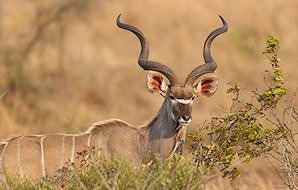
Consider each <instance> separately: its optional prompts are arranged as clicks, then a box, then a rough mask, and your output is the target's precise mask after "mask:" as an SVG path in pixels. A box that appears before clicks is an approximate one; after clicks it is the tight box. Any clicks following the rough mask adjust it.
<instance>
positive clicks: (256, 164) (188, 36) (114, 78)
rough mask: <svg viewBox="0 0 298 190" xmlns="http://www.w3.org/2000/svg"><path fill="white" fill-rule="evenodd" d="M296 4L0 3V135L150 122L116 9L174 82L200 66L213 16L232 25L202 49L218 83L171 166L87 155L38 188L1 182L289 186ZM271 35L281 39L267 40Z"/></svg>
mask: <svg viewBox="0 0 298 190" xmlns="http://www.w3.org/2000/svg"><path fill="white" fill-rule="evenodd" d="M297 7H298V2H297V1H296V0H288V1H272V0H265V1H256V0H254V1H252V0H244V1H236V0H231V1H219V0H212V1H207V0H189V1H182V0H174V1H169V0H166V1H157V0H151V1H149V0H148V1H137V0H128V1H115V0H110V1H104V0H89V1H83V0H63V1H61V0H60V1H59V0H48V1H35V0H23V1H18V0H9V1H0V76H1V77H0V96H1V97H0V139H5V138H8V137H10V136H16V135H23V134H40V133H52V132H66V133H77V132H79V131H85V130H86V129H87V128H88V127H89V126H90V125H91V124H92V123H94V122H96V121H101V120H104V119H109V118H120V119H123V120H124V121H127V122H128V123H131V124H133V125H139V124H142V123H144V121H146V120H149V119H151V118H152V117H153V115H154V114H155V112H157V111H158V109H159V107H160V105H161V103H162V98H161V97H159V96H154V95H151V94H149V93H148V90H147V89H146V86H145V81H146V74H147V73H146V72H144V71H143V70H142V69H141V68H140V67H139V66H138V64H137V58H138V55H139V51H140V47H139V42H138V41H137V39H136V38H135V37H134V36H133V35H131V34H128V33H127V32H123V31H122V30H120V29H119V28H117V26H116V24H115V22H116V21H115V20H116V17H117V15H118V14H119V13H122V19H123V20H124V21H126V22H127V23H131V24H134V25H135V26H138V27H139V28H141V29H142V31H143V32H144V33H145V35H146V36H147V38H148V41H149V44H150V49H151V51H150V58H152V59H153V60H157V61H160V62H162V63H164V64H166V65H168V66H170V67H171V68H173V69H174V70H175V71H176V73H177V74H178V76H179V77H180V78H185V76H186V75H187V74H188V73H189V72H190V71H191V70H192V69H193V68H194V67H195V66H197V65H198V64H202V63H203V58H202V53H201V52H202V47H203V43H204V40H205V38H206V36H207V35H208V34H209V32H210V31H211V30H213V29H214V28H216V27H218V26H220V24H221V23H220V21H219V18H218V14H220V15H222V16H223V17H224V18H225V19H226V20H227V22H228V24H229V27H230V28H229V32H227V33H226V34H224V35H222V36H220V37H218V39H216V40H215V41H214V43H213V45H212V49H211V51H212V54H213V56H214V58H215V60H216V61H217V62H218V69H217V71H216V73H217V75H218V76H219V77H220V84H219V88H218V90H217V92H216V94H215V95H214V96H212V97H210V98H204V97H201V98H198V99H197V100H196V101H195V103H194V105H193V112H192V118H193V119H192V124H191V125H190V126H189V128H188V131H192V132H194V133H192V134H191V135H190V136H189V137H190V138H188V139H187V141H186V145H187V146H186V149H185V154H184V157H183V158H179V159H178V160H180V164H178V163H177V161H165V162H163V161H160V159H159V158H156V159H157V162H156V163H155V164H153V165H148V166H143V168H142V169H141V170H140V169H136V168H133V167H131V166H129V163H126V162H125V163H123V162H120V161H117V162H115V163H109V162H105V161H98V160H96V161H94V163H96V164H95V165H94V164H88V166H87V170H84V171H77V173H76V172H72V171H70V170H69V168H73V166H69V165H66V167H65V168H64V170H63V171H62V174H61V176H58V177H56V178H55V179H45V180H44V181H41V182H39V183H38V184H35V185H36V186H34V185H32V184H31V183H30V182H28V181H23V182H22V183H21V185H20V186H18V185H17V184H13V182H14V181H15V180H12V179H7V180H8V181H7V184H8V185H9V186H10V187H11V188H14V189H18V188H19V189H26V188H27V189H28V188H29V189H34V188H41V189H55V188H58V187H59V188H68V189H76V188H79V187H80V188H81V189H94V188H98V189H100V188H102V189H117V188H121V187H123V188H126V189H129V188H130V189H134V188H140V187H141V188H145V189H146V188H149V189H152V188H154V187H155V188H156V189H175V188H176V189H184V188H185V189H187V188H188V189H192V188H194V189H198V188H202V189H204V188H207V189H233V188H240V189H297V173H298V171H297V151H298V148H297V135H296V134H297V126H298V125H297V117H298V115H297V109H296V106H297V96H295V93H296V91H297V83H296V81H297V79H296V76H297V75H298V70H297V68H296V67H297V66H296V64H297V63H298V54H297V52H298V47H297V45H296V44H298V38H297V35H298V12H297ZM271 35H273V36H277V37H278V39H279V40H278V39H277V38H275V37H273V38H269V40H268V41H267V39H268V37H269V36H271ZM266 41H267V44H265V43H266ZM279 46H280V49H279ZM265 47H267V48H265ZM270 48H271V49H270ZM264 49H265V52H264ZM277 50H278V52H277ZM262 52H264V54H263V53H262ZM264 60H267V61H265V63H264ZM267 63H270V64H267ZM265 70H266V71H267V72H265ZM234 81H237V82H234ZM227 90H228V93H226V92H227ZM252 91H253V92H252ZM295 114H296V115H295ZM211 118H212V119H211ZM224 124H225V125H224ZM242 124H243V125H242ZM235 125H236V126H238V127H239V128H235V127H234V126H235ZM251 126H253V128H251ZM231 128H233V130H232V129H231ZM294 129H295V130H296V131H295V130H294ZM198 131H199V133H198ZM242 137H243V138H242ZM228 140H229V141H228ZM217 145H223V146H222V147H220V148H219V147H218V146H217ZM239 147H240V148H239ZM222 150H223V151H222ZM208 156H209V157H208ZM191 158H194V160H195V161H190V160H189V159H191ZM83 162H84V161H83ZM181 162H182V163H183V164H182V165H181ZM88 163H89V162H88ZM69 164H70V165H71V163H69ZM84 164H85V162H84ZM84 164H83V165H84ZM194 164H195V166H196V167H194ZM183 166H184V167H183ZM194 168H196V169H197V168H199V170H196V169H194ZM78 170H80V169H78ZM239 172H240V174H241V175H240V177H238V176H239ZM121 173H122V174H123V175H121ZM222 174H223V175H225V176H226V178H222V176H223V175H222ZM88 176H92V177H91V178H88ZM190 176H191V177H190ZM234 178H235V179H234ZM95 179H97V180H95ZM162 179H163V180H162ZM231 179H234V180H233V181H232V182H230V180H231ZM171 180H172V181H171ZM127 181H129V182H130V183H126V182H127ZM149 181H154V182H152V183H151V182H149ZM128 184H131V186H129V185H128ZM121 185H122V186H121ZM125 185H128V186H125Z"/></svg>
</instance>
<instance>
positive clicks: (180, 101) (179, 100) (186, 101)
mask: <svg viewBox="0 0 298 190" xmlns="http://www.w3.org/2000/svg"><path fill="white" fill-rule="evenodd" d="M175 100H176V101H177V102H179V103H181V104H189V103H191V102H192V101H193V100H192V98H191V99H188V100H185V99H178V98H175Z"/></svg>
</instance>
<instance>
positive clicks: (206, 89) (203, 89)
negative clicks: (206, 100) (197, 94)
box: [201, 83, 212, 93]
mask: <svg viewBox="0 0 298 190" xmlns="http://www.w3.org/2000/svg"><path fill="white" fill-rule="evenodd" d="M211 87H212V85H210V83H209V84H203V85H202V88H201V92H202V93H208V92H209V90H210V88H211Z"/></svg>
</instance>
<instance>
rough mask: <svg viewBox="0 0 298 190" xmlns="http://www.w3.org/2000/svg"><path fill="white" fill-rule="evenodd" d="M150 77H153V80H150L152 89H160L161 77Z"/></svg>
mask: <svg viewBox="0 0 298 190" xmlns="http://www.w3.org/2000/svg"><path fill="white" fill-rule="evenodd" d="M152 78H153V81H152V82H151V86H152V87H153V89H154V90H160V85H161V82H162V78H161V77H159V76H154V77H152Z"/></svg>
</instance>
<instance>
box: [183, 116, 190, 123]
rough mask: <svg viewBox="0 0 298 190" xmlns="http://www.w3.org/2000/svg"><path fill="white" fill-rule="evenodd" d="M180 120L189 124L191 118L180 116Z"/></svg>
mask: <svg viewBox="0 0 298 190" xmlns="http://www.w3.org/2000/svg"><path fill="white" fill-rule="evenodd" d="M181 120H182V121H183V122H185V123H189V122H191V116H185V115H182V116H181Z"/></svg>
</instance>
